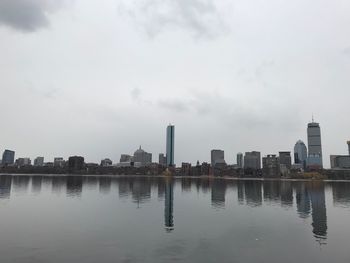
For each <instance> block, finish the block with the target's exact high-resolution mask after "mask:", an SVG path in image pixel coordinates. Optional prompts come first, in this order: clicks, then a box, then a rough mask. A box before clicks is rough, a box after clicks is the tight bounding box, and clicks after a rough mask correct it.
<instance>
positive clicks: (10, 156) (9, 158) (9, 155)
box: [2, 150, 15, 166]
mask: <svg viewBox="0 0 350 263" xmlns="http://www.w3.org/2000/svg"><path fill="white" fill-rule="evenodd" d="M14 163H15V152H14V151H11V150H5V151H4V153H3V154H2V164H3V165H5V166H6V165H13V164H14Z"/></svg>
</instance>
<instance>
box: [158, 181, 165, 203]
mask: <svg viewBox="0 0 350 263" xmlns="http://www.w3.org/2000/svg"><path fill="white" fill-rule="evenodd" d="M160 179H163V178H160ZM157 190H158V199H159V200H163V198H164V195H165V184H164V181H163V180H158V181H157Z"/></svg>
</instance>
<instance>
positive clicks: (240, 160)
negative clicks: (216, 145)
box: [237, 153, 243, 168]
mask: <svg viewBox="0 0 350 263" xmlns="http://www.w3.org/2000/svg"><path fill="white" fill-rule="evenodd" d="M237 167H238V168H243V153H237Z"/></svg>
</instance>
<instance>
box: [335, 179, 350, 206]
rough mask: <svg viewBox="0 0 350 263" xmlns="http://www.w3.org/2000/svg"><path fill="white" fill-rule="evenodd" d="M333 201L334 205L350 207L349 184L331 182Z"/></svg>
mask: <svg viewBox="0 0 350 263" xmlns="http://www.w3.org/2000/svg"><path fill="white" fill-rule="evenodd" d="M332 192H333V203H334V205H335V206H339V205H340V206H343V207H350V184H349V183H344V182H341V183H340V182H333V183H332Z"/></svg>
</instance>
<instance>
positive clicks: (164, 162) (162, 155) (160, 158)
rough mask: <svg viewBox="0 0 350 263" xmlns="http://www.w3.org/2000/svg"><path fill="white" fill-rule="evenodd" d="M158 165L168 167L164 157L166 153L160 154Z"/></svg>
mask: <svg viewBox="0 0 350 263" xmlns="http://www.w3.org/2000/svg"><path fill="white" fill-rule="evenodd" d="M158 163H159V164H160V165H164V166H166V156H165V155H164V153H160V154H159V160H158Z"/></svg>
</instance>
